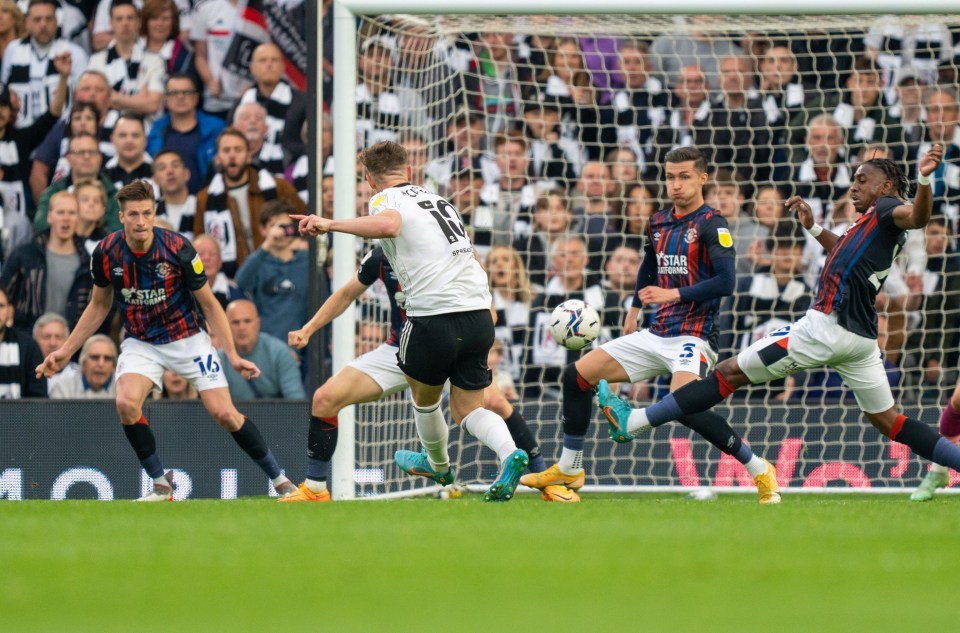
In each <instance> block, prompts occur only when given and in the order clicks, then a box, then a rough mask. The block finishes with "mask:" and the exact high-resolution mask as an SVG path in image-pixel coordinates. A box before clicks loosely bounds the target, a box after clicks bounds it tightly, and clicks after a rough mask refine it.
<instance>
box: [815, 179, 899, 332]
mask: <svg viewBox="0 0 960 633" xmlns="http://www.w3.org/2000/svg"><path fill="white" fill-rule="evenodd" d="M901 204H903V201H901V200H899V199H897V198H894V197H893V196H884V197H882V198H880V199H879V200H877V201H876V202H875V203H874V204H873V206H872V207H870V208H869V209H867V211H866V213H864V214H863V215H862V216H860V217H859V218H857V221H856V222H854V223H853V224H852V225H851V226H850V228H848V229H847V230H846V231H845V232H844V233H843V235H841V236H840V239H839V241H837V243H836V244H834V246H833V250H831V251H830V253H829V255H827V261H826V263H825V264H824V265H823V270H822V271H821V272H820V283H819V284H818V285H817V296H816V299H815V300H814V303H813V309H814V310H817V311H819V312H823V313H824V314H833V313H836V314H837V323H839V324H840V325H842V326H843V327H845V328H846V329H848V330H850V331H851V332H853V333H854V334H859V335H860V336H865V337H867V338H877V310H876V308H875V307H874V302H875V301H876V299H877V293H879V292H880V288H881V287H882V286H883V282H884V281H885V280H886V278H887V274H888V273H889V272H890V268H891V267H892V266H893V260H894V259H896V257H897V254H898V253H899V252H900V249H901V248H902V247H903V244H904V242H906V241H907V233H906V231H904V230H903V229H901V228H900V227H899V226H897V225H896V224H895V223H894V221H893V210H894V209H896V208H897V207H898V206H900V205H901Z"/></svg>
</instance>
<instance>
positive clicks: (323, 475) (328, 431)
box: [280, 366, 383, 503]
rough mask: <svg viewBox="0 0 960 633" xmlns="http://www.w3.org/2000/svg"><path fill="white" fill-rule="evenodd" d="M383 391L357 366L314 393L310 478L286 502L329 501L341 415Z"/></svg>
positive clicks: (308, 447)
mask: <svg viewBox="0 0 960 633" xmlns="http://www.w3.org/2000/svg"><path fill="white" fill-rule="evenodd" d="M382 395H383V389H381V388H380V385H379V384H377V382H376V381H375V380H374V379H373V378H371V377H370V376H369V375H367V374H365V373H363V372H362V371H360V370H358V369H356V368H354V367H349V366H348V367H344V368H343V369H341V370H340V371H338V372H337V373H336V374H334V375H333V376H331V377H330V379H329V380H327V381H326V382H325V383H323V384H322V385H320V387H319V388H317V390H316V391H314V392H313V402H312V404H311V407H310V427H309V431H308V432H307V477H306V480H304V482H303V483H302V484H300V486H299V487H298V489H297V492H296V493H294V494H292V495H290V496H287V497H283V498H281V499H280V501H282V502H285V503H286V502H296V501H329V500H330V492H329V490H327V478H328V477H329V476H330V460H331V459H333V453H334V451H335V450H336V448H337V428H338V426H337V425H338V420H337V416H338V415H339V413H340V410H341V409H343V408H344V407H348V406H350V405H354V404H360V403H362V402H373V401H374V400H378V399H379V398H380V397H381V396H382Z"/></svg>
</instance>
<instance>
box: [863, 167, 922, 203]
mask: <svg viewBox="0 0 960 633" xmlns="http://www.w3.org/2000/svg"><path fill="white" fill-rule="evenodd" d="M863 164H864V165H871V166H872V167H876V168H877V169H879V170H880V171H882V172H883V175H884V176H886V177H887V178H888V179H889V180H890V182H892V183H893V188H894V191H896V193H897V197H898V198H900V199H902V200H906V199H907V198H909V197H910V181H909V180H907V175H906V174H905V173H903V169H901V168H900V165H898V164H897V163H896V162H894V161H892V160H890V159H889V158H871V159H870V160H867V161H864V162H863Z"/></svg>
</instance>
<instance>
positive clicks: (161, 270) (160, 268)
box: [157, 262, 170, 279]
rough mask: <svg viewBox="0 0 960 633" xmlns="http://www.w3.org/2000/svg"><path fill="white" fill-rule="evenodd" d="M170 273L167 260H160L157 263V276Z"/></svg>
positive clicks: (164, 275)
mask: <svg viewBox="0 0 960 633" xmlns="http://www.w3.org/2000/svg"><path fill="white" fill-rule="evenodd" d="M169 274H170V264H168V263H167V262H160V263H159V264H157V277H159V278H160V279H163V278H164V277H166V276H167V275H169Z"/></svg>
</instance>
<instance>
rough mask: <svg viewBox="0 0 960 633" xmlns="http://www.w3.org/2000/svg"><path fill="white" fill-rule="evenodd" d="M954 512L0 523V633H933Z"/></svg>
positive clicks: (922, 508) (265, 515) (194, 515)
mask: <svg viewBox="0 0 960 633" xmlns="http://www.w3.org/2000/svg"><path fill="white" fill-rule="evenodd" d="M958 515H960V497H954V496H943V497H942V498H939V499H937V500H936V501H934V502H932V503H926V504H917V503H911V502H909V501H908V500H907V495H906V494H903V495H882V496H881V495H876V496H866V495H864V496H852V495H842V496H837V495H831V496H810V495H796V494H795V495H789V494H787V495H785V496H784V501H783V503H782V504H781V505H780V506H778V507H761V506H759V505H758V504H757V503H756V499H755V497H753V496H747V495H726V496H724V495H721V496H720V498H719V499H718V500H717V501H713V502H700V501H692V500H688V499H687V498H685V497H684V496H682V495H678V494H643V495H622V496H621V495H596V494H594V495H589V494H587V495H584V502H583V503H581V504H579V505H574V504H550V503H544V502H541V501H540V500H539V497H535V496H532V495H523V496H520V497H518V498H517V499H515V500H514V501H512V502H510V503H506V504H484V503H481V502H480V501H479V495H468V496H466V497H464V498H463V499H451V500H446V501H440V500H435V499H415V500H398V501H379V502H370V501H367V502H350V503H336V502H335V503H331V504H277V503H276V502H275V501H274V500H271V499H264V498H253V499H241V500H235V501H188V502H181V503H164V504H149V505H146V504H134V503H129V502H112V503H109V502H89V501H83V502H81V501H66V502H48V501H40V502H6V503H0V631H4V632H5V633H19V632H21V631H22V632H25V633H34V632H40V631H57V632H65V631H69V632H74V631H78V632H79V631H96V632H98V633H107V632H113V631H118V632H121V631H122V632H136V633H146V632H151V631H158V632H160V631H162V632H168V633H169V632H178V633H179V632H186V631H204V632H207V631H217V632H220V631H222V632H228V633H233V632H246V631H323V632H327V631H335V632H340V631H396V632H402V631H416V632H422V633H426V632H428V631H444V632H451V633H453V632H458V631H497V632H503V631H510V632H513V631H518V632H526V631H530V632H536V633H562V632H566V631H577V632H585V633H586V632H593V631H671V632H673V631H676V632H686V631H691V632H694V631H696V632H701V631H706V632H714V631H736V632H738V633H743V632H745V631H804V632H819V631H844V632H859V631H870V632H871V633H873V632H876V631H898V632H904V631H936V630H945V627H946V626H947V625H955V623H956V622H957V615H956V609H955V606H954V605H955V604H956V603H955V598H956V589H955V586H956V577H957V571H958V569H957V567H958V566H957V563H958V556H957V554H956V551H957V550H956V549H954V548H955V547H956V544H955V538H956V536H957V533H958V527H960V520H958Z"/></svg>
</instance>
